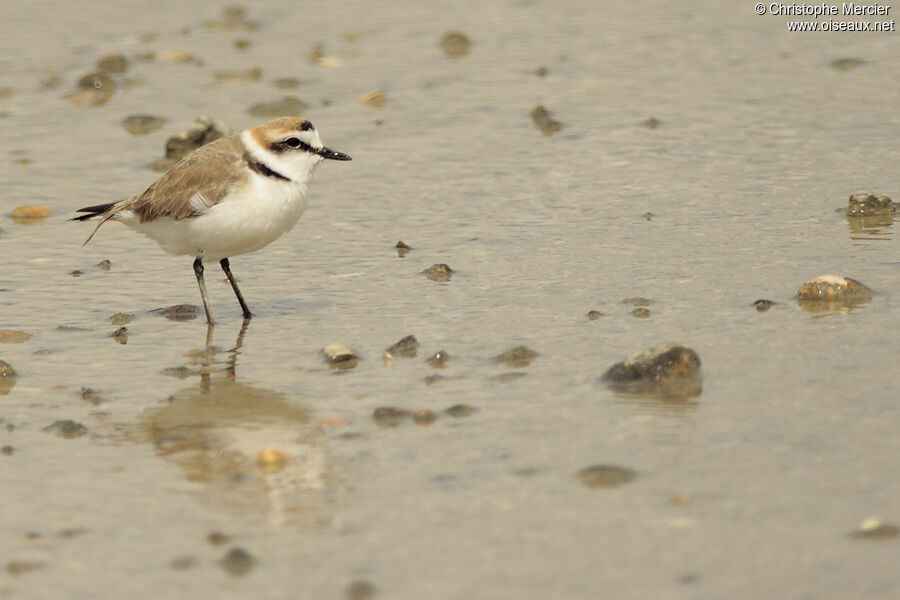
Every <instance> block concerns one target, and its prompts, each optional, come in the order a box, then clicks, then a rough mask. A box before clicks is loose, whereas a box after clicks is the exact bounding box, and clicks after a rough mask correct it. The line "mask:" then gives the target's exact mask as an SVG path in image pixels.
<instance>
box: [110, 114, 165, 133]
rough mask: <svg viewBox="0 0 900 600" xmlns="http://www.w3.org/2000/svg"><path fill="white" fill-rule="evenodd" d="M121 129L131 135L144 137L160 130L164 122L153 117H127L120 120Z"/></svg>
mask: <svg viewBox="0 0 900 600" xmlns="http://www.w3.org/2000/svg"><path fill="white" fill-rule="evenodd" d="M121 122H122V127H124V128H125V131H127V132H128V133H130V134H131V135H146V134H148V133H153V132H154V131H157V130H159V129H162V127H163V125H165V124H166V120H165V119H163V118H162V117H156V116H154V115H128V116H127V117H125V118H124V119H122V121H121Z"/></svg>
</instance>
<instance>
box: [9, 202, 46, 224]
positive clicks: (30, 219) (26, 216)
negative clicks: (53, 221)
mask: <svg viewBox="0 0 900 600" xmlns="http://www.w3.org/2000/svg"><path fill="white" fill-rule="evenodd" d="M50 214H51V213H50V209H49V208H47V207H46V206H35V205H26V206H20V207H18V208H16V209H14V210H13V211H12V212H11V213H10V214H9V216H10V217H11V218H12V220H13V222H14V223H17V224H19V225H35V224H37V223H40V222H41V221H43V220H44V219H46V218H47V217H49V216H50Z"/></svg>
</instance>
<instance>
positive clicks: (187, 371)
mask: <svg viewBox="0 0 900 600" xmlns="http://www.w3.org/2000/svg"><path fill="white" fill-rule="evenodd" d="M159 373H160V375H166V376H168V377H174V378H176V379H187V378H188V377H190V376H191V375H196V374H197V371H195V370H194V369H191V368H190V367H184V366H182V367H166V368H165V369H163V370H162V371H160V372H159Z"/></svg>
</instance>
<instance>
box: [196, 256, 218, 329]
mask: <svg viewBox="0 0 900 600" xmlns="http://www.w3.org/2000/svg"><path fill="white" fill-rule="evenodd" d="M194 274H195V275H196V276H197V285H199V286H200V297H201V298H202V299H203V309H204V310H205V311H206V322H207V323H209V324H210V325H214V324H215V323H214V322H213V318H212V311H211V310H210V309H209V298H207V297H206V282H205V281H203V261H202V260H200V257H199V256H198V257H197V259H196V260H195V261H194Z"/></svg>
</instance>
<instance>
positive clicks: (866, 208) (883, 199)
mask: <svg viewBox="0 0 900 600" xmlns="http://www.w3.org/2000/svg"><path fill="white" fill-rule="evenodd" d="M896 212H897V204H896V203H895V202H894V201H893V200H891V199H890V198H889V197H888V196H885V195H883V194H873V193H859V194H851V195H850V199H849V200H848V201H847V216H848V217H870V216H885V215H893V214H895V213H896Z"/></svg>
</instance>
